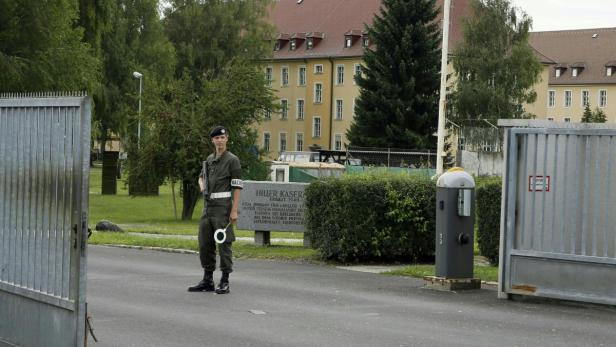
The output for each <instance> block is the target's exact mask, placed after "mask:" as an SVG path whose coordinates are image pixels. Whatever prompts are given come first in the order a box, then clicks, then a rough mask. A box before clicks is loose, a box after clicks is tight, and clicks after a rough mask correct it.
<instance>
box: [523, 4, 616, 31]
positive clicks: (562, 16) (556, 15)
mask: <svg viewBox="0 0 616 347" xmlns="http://www.w3.org/2000/svg"><path fill="white" fill-rule="evenodd" d="M511 2H512V4H514V5H515V6H516V7H520V8H521V9H523V10H524V11H525V12H526V13H527V14H528V15H529V16H530V17H532V19H533V28H532V31H548V30H567V29H590V28H608V27H616V0H511Z"/></svg>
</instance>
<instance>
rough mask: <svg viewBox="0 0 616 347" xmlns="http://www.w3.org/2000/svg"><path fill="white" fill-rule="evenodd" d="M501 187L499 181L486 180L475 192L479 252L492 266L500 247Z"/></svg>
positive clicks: (496, 259)
mask: <svg viewBox="0 0 616 347" xmlns="http://www.w3.org/2000/svg"><path fill="white" fill-rule="evenodd" d="M501 185H502V183H501V181H500V179H499V180H486V181H485V182H482V183H481V184H479V185H478V187H477V191H476V198H477V243H478V244H479V252H480V253H481V255H483V256H484V257H486V258H488V259H489V260H490V262H491V263H492V264H494V265H497V264H498V249H499V247H500V213H501Z"/></svg>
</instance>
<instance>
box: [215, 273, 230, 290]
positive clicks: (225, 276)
mask: <svg viewBox="0 0 616 347" xmlns="http://www.w3.org/2000/svg"><path fill="white" fill-rule="evenodd" d="M216 294H229V273H228V272H223V273H222V277H221V278H220V283H218V287H216Z"/></svg>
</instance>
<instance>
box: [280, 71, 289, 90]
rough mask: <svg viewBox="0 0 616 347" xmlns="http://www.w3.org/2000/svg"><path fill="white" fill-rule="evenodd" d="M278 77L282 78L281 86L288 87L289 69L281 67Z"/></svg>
mask: <svg viewBox="0 0 616 347" xmlns="http://www.w3.org/2000/svg"><path fill="white" fill-rule="evenodd" d="M280 76H282V78H281V79H282V86H283V87H286V86H288V85H289V68H288V67H283V68H281V69H280Z"/></svg>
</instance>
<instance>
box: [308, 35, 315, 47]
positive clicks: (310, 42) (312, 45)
mask: <svg viewBox="0 0 616 347" xmlns="http://www.w3.org/2000/svg"><path fill="white" fill-rule="evenodd" d="M312 47H314V41H313V40H312V37H309V38H308V40H307V41H306V49H312Z"/></svg>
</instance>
